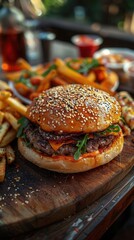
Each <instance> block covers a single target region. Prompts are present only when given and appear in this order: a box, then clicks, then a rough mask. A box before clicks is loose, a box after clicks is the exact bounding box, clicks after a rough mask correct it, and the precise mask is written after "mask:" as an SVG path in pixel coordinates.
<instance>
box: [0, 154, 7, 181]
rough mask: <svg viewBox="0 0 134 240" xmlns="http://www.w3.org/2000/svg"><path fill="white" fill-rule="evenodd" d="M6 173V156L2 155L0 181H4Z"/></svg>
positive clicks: (0, 159)
mask: <svg viewBox="0 0 134 240" xmlns="http://www.w3.org/2000/svg"><path fill="white" fill-rule="evenodd" d="M5 174H6V158H5V156H3V157H2V158H0V182H3V181H4V178H5Z"/></svg>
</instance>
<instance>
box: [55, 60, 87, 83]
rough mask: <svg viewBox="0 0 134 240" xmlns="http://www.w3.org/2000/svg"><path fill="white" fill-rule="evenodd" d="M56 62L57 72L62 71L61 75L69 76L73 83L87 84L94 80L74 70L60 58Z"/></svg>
mask: <svg viewBox="0 0 134 240" xmlns="http://www.w3.org/2000/svg"><path fill="white" fill-rule="evenodd" d="M55 64H56V65H57V67H58V68H57V72H58V73H60V74H61V75H63V76H65V77H67V78H69V79H71V80H72V82H73V83H78V84H86V85H90V83H91V82H92V81H91V80H92V79H90V78H89V77H88V78H87V77H85V76H83V75H81V74H80V73H78V72H76V71H74V70H72V69H71V68H69V67H68V66H66V65H65V63H64V62H63V61H62V60H61V59H60V60H59V59H56V60H55Z"/></svg>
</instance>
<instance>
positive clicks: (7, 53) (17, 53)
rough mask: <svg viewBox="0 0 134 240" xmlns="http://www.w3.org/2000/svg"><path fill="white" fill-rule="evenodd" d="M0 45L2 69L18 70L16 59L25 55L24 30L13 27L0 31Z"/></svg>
mask: <svg viewBox="0 0 134 240" xmlns="http://www.w3.org/2000/svg"><path fill="white" fill-rule="evenodd" d="M0 45H1V55H2V69H3V71H18V70H20V67H19V65H17V63H16V61H17V60H18V59H19V58H25V57H26V55H25V54H26V49H25V38H24V32H23V31H17V30H13V29H12V30H9V31H5V32H0Z"/></svg>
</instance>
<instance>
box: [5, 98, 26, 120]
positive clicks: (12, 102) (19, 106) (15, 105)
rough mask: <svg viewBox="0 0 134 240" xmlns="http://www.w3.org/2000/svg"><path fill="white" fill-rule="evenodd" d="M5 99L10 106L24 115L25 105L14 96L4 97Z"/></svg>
mask: <svg viewBox="0 0 134 240" xmlns="http://www.w3.org/2000/svg"><path fill="white" fill-rule="evenodd" d="M5 101H6V103H8V104H9V106H11V107H12V108H13V109H14V110H16V111H18V112H19V113H20V114H21V115H23V116H25V115H26V111H27V107H26V106H24V105H23V104H22V103H21V102H19V101H18V100H16V99H15V98H12V97H9V98H7V99H5Z"/></svg>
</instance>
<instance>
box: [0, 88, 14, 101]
mask: <svg viewBox="0 0 134 240" xmlns="http://www.w3.org/2000/svg"><path fill="white" fill-rule="evenodd" d="M11 96H12V94H11V92H9V91H5V90H2V91H0V100H2V101H4V100H5V99H6V98H9V97H11Z"/></svg>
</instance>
